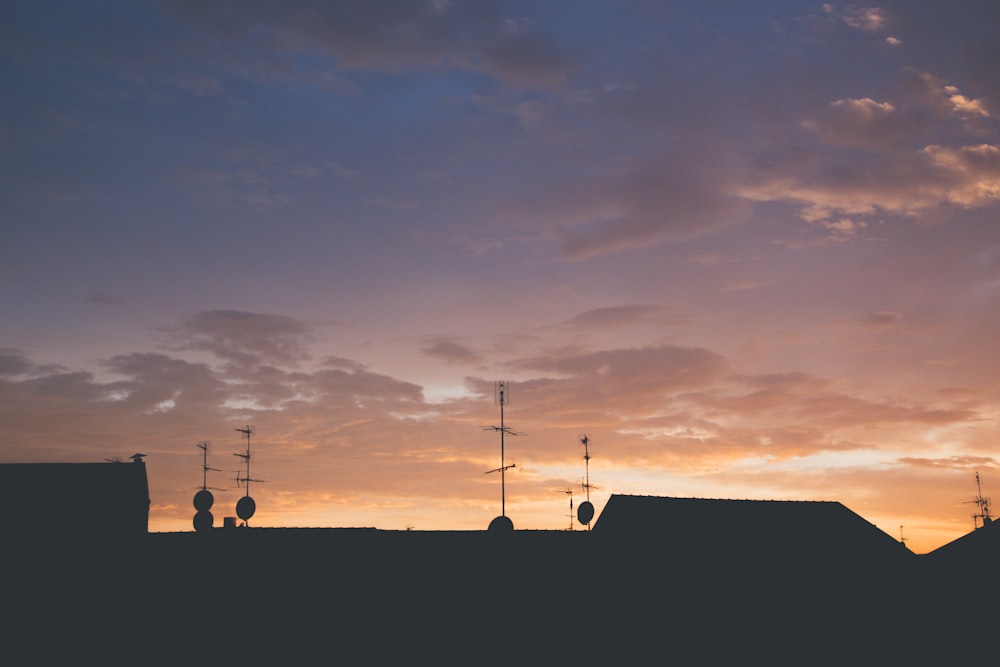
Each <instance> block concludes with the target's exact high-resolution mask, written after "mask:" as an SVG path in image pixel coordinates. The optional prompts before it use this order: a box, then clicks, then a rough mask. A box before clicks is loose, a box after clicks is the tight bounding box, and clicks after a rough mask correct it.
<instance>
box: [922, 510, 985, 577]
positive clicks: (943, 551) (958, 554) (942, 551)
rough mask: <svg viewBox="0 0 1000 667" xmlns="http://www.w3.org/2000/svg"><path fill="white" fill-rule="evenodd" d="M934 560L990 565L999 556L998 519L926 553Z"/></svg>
mask: <svg viewBox="0 0 1000 667" xmlns="http://www.w3.org/2000/svg"><path fill="white" fill-rule="evenodd" d="M927 557H928V559H930V560H932V561H934V562H947V563H948V564H949V565H952V566H977V565H986V564H988V565H989V566H990V567H992V566H993V565H994V564H995V563H996V562H997V558H998V557H1000V521H997V520H991V521H990V522H989V523H987V524H985V525H983V526H980V527H979V528H976V529H974V530H973V531H972V532H970V533H966V534H965V535H962V536H961V537H959V538H958V539H955V540H952V541H951V542H948V543H947V544H945V545H942V546H940V547H938V548H937V549H935V550H934V551H931V552H929V553H928V554H927Z"/></svg>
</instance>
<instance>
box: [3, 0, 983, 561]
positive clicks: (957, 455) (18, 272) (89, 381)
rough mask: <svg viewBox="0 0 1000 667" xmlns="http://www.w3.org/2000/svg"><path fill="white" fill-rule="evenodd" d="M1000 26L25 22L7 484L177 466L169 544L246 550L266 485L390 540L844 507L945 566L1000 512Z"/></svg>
mask: <svg viewBox="0 0 1000 667" xmlns="http://www.w3.org/2000/svg"><path fill="white" fill-rule="evenodd" d="M998 31H1000V5H997V4H996V3H988V2H971V1H954V2H947V3H944V2H942V3H931V2H921V3H915V2H909V1H893V2H887V3H881V4H877V5H875V4H872V5H866V4H849V3H841V2H831V3H822V2H811V1H798V0H796V1H775V2H767V3H748V2H737V1H735V0H734V1H705V2H668V1H661V2H656V1H652V0H608V1H603V2H602V1H599V0H581V1H579V2H538V1H535V2H529V1H514V2H507V1H503V0H477V1H476V2H462V1H459V0H426V1H424V0H412V1H391V0H372V1H369V2H358V3H327V2H319V1H308V0H302V1H299V0H288V1H282V2H267V1H263V0H249V1H241V2H237V1H235V0H219V1H217V2H212V3H201V2H191V1H187V0H180V1H163V2H152V1H151V2H132V1H127V2H126V1H124V0H109V1H107V2H101V3H79V2H57V1H52V0H40V1H39V0H32V1H31V2H28V1H17V0H15V1H14V2H6V3H3V5H2V7H0V82H2V85H3V89H4V91H5V93H4V102H3V104H0V216H2V218H0V232H2V233H0V240H2V243H0V395H2V400H0V462H2V463H21V462H101V461H106V460H123V461H125V462H127V461H128V457H130V456H131V455H132V454H134V453H142V454H144V455H145V458H144V459H143V460H144V461H145V463H146V466H147V474H148V478H149V489H150V498H151V506H150V514H149V530H150V531H151V532H173V531H189V530H193V528H192V521H193V518H194V514H195V510H194V506H193V497H194V495H195V493H196V492H197V491H198V490H199V489H200V488H202V487H203V486H205V487H207V488H209V489H211V490H212V492H213V496H214V506H213V507H212V509H211V511H212V514H213V516H214V520H215V525H216V526H221V525H222V524H223V520H224V518H225V517H230V516H235V515H236V512H235V505H236V502H237V501H238V500H239V499H240V498H241V497H242V496H244V495H247V494H249V495H251V497H252V498H254V501H255V504H256V512H255V514H254V515H253V516H252V517H251V518H250V520H249V522H248V523H249V525H251V526H262V527H375V528H380V529H387V530H403V529H416V530H480V529H486V528H487V526H488V525H489V523H490V522H491V521H492V520H493V519H494V518H495V517H496V516H498V515H501V514H503V515H506V516H507V517H509V518H510V519H511V521H512V522H513V524H514V527H515V528H516V529H546V530H548V529H552V530H570V529H572V530H586V529H587V527H586V526H584V525H582V524H580V522H579V521H578V520H576V519H575V518H574V516H575V509H576V508H578V507H579V505H580V503H582V502H584V501H585V500H587V499H588V498H589V499H590V501H591V502H592V503H593V504H594V506H595V509H596V515H597V519H598V520H599V517H600V511H601V508H602V507H603V505H604V503H605V502H606V501H607V498H608V497H609V496H610V495H611V494H631V495H656V496H673V497H700V498H727V499H773V500H824V501H837V502H841V503H843V504H844V505H845V506H847V507H848V508H849V509H851V510H852V511H854V512H856V513H857V514H859V515H860V516H862V517H864V518H865V519H866V520H868V521H871V522H872V523H874V524H875V525H877V526H878V527H879V528H881V529H882V530H884V531H885V532H886V533H888V534H890V535H892V536H893V537H895V538H897V539H900V540H902V541H904V542H905V543H906V544H907V546H909V548H910V549H912V550H913V551H915V552H917V553H926V552H929V551H931V550H933V549H936V548H938V547H940V546H942V545H944V544H947V543H949V542H951V541H952V540H954V539H957V538H959V537H961V536H962V535H965V534H967V533H968V532H970V531H972V530H974V529H975V527H976V526H977V525H981V519H980V518H977V516H976V515H977V514H981V513H983V512H982V510H983V509H984V507H983V505H982V504H980V503H978V502H976V499H977V497H979V496H980V495H981V496H982V497H983V498H984V499H987V500H988V498H989V496H990V494H991V493H997V494H1000V460H998V449H1000V355H998V354H997V352H998V349H1000V348H998V343H997V333H998V331H1000V223H998V213H1000V136H998V130H1000V125H998V121H997V118H998V115H1000V65H998V63H1000V41H997V39H996V35H997V33H998ZM501 383H503V385H502V386H503V388H504V394H503V401H502V402H501V400H500V392H499V388H500V386H501ZM247 427H249V428H250V430H251V436H250V438H249V442H248V441H247V438H246V436H245V435H244V433H243V432H242V431H240V430H239V429H246V428H247ZM500 429H504V430H507V431H509V433H506V434H501V431H500ZM584 438H586V439H587V444H586V446H585V445H584V443H583V439H584ZM202 445H204V450H203V449H202ZM248 447H249V451H250V452H251V456H250V468H249V470H248V469H247V468H246V467H245V466H244V459H243V457H241V456H239V455H240V454H241V453H244V452H246V451H247V448H248ZM585 456H589V459H587V458H585ZM206 468H207V469H206ZM497 468H507V469H506V470H505V471H504V472H503V474H502V475H501V474H499V473H497V472H493V473H491V472H490V471H491V470H496V469H497ZM245 477H249V478H250V480H251V482H250V483H249V484H247V483H245V482H243V483H241V481H240V480H241V478H245ZM588 485H589V486H588ZM986 508H987V509H988V506H986ZM54 520H58V521H72V520H73V517H72V514H71V513H70V512H68V513H67V516H66V517H59V518H54ZM717 528H718V529H719V530H724V527H717ZM790 529H794V527H790Z"/></svg>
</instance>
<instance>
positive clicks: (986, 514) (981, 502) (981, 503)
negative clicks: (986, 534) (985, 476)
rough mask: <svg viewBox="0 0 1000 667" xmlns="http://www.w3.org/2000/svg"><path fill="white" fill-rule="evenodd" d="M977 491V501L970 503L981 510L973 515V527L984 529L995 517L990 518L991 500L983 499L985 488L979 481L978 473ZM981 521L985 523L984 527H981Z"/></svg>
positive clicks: (977, 475) (977, 474)
mask: <svg viewBox="0 0 1000 667" xmlns="http://www.w3.org/2000/svg"><path fill="white" fill-rule="evenodd" d="M976 490H977V495H976V498H975V500H971V501H969V502H973V503H975V504H976V506H977V507H978V508H979V511H978V512H977V513H975V514H973V515H972V527H973V528H982V527H984V526H986V525H987V524H989V523H990V522H991V521H993V517H992V516H990V499H989V498H984V497H983V487H982V483H981V482H980V480H979V473H978V472H976ZM980 519H982V521H983V525H982V526H980V525H979V520H980Z"/></svg>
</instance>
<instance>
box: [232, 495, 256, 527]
mask: <svg viewBox="0 0 1000 667" xmlns="http://www.w3.org/2000/svg"><path fill="white" fill-rule="evenodd" d="M256 511H257V503H255V502H254V501H253V498H251V497H250V496H243V497H242V498H240V499H239V500H238V501H237V502H236V516H238V517H239V518H241V519H243V520H244V521H246V520H247V519H249V518H250V517H252V516H253V513H254V512H256Z"/></svg>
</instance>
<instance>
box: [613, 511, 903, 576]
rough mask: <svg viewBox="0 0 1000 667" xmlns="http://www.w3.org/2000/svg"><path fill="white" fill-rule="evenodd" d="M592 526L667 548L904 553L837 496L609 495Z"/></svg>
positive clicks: (777, 553)
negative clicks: (822, 498) (801, 498)
mask: <svg viewBox="0 0 1000 667" xmlns="http://www.w3.org/2000/svg"><path fill="white" fill-rule="evenodd" d="M593 532H594V533H595V534H599V535H601V536H602V538H610V539H611V540H613V541H615V542H619V543H622V544H627V543H629V542H631V543H633V544H640V545H642V546H644V547H653V548H656V549H660V550H664V551H666V552H669V553H672V554H675V555H688V556H691V557H701V556H723V557H732V558H734V559H740V560H745V559H754V558H766V559H768V560H773V559H781V560H788V559H791V560H795V559H808V560H809V561H811V562H815V561H817V560H826V561H837V562H839V563H841V564H844V563H848V562H865V563H878V562H879V560H884V559H899V558H901V557H906V556H912V555H913V554H912V552H911V551H909V549H907V548H906V547H905V546H904V545H903V544H901V543H900V542H899V541H897V540H895V539H894V538H893V537H891V536H890V535H888V534H887V533H885V532H884V531H882V530H880V529H879V528H878V527H877V526H875V525H874V524H872V523H870V522H869V521H867V520H865V519H863V518H862V517H860V516H859V515H858V514H855V513H854V512H852V511H851V510H849V509H848V508H847V507H845V506H844V505H842V504H841V503H839V502H834V501H798V500H727V499H710V498H673V497H660V496H631V495H618V494H616V495H612V496H611V498H610V499H609V500H608V502H607V505H605V507H604V510H603V511H602V512H601V515H600V517H599V518H598V520H597V522H596V523H595V524H594V527H593Z"/></svg>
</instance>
